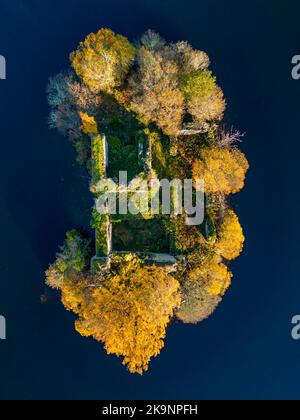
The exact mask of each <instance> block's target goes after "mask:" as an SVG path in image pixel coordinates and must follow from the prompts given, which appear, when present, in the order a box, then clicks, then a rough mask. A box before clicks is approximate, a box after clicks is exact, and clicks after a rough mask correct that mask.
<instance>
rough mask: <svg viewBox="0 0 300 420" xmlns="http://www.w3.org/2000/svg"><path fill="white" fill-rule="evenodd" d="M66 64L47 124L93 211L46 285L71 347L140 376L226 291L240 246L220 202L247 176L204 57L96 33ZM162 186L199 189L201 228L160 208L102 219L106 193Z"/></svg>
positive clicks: (51, 95)
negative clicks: (79, 176)
mask: <svg viewBox="0 0 300 420" xmlns="http://www.w3.org/2000/svg"><path fill="white" fill-rule="evenodd" d="M70 61H71V67H70V68H69V69H68V70H67V71H65V72H62V73H59V74H58V75H56V76H54V77H52V78H50V80H49V85H48V87H47V95H48V101H49V104H50V107H51V113H50V117H49V124H50V127H51V128H56V129H57V130H58V131H59V132H60V133H61V134H62V135H63V136H66V137H67V138H68V139H69V140H70V141H71V142H72V143H73V144H74V147H75V148H76V151H77V160H78V163H79V164H81V165H84V166H85V167H86V170H87V171H88V173H89V177H90V185H89V189H90V191H91V194H93V196H94V199H95V206H94V208H93V209H92V210H91V225H90V229H88V227H86V230H82V229H78V228H76V229H73V230H71V231H70V232H67V234H66V239H65V242H64V244H63V245H62V246H61V247H60V251H59V252H58V253H57V258H56V261H55V262H54V263H53V264H51V265H50V267H49V268H48V270H47V271H46V282H47V284H48V285H49V286H50V287H52V288H54V289H58V290H59V291H60V292H61V299H62V303H63V304H64V306H65V307H66V309H68V310H70V311H73V312H74V313H75V314H76V315H77V320H76V322H75V328H76V330H77V331H78V332H79V333H80V334H81V335H82V336H85V337H93V338H94V339H95V340H98V341H100V342H102V343H103V344H104V347H105V350H106V351H107V353H108V354H115V355H117V356H119V357H122V358H123V364H124V365H125V366H127V368H128V369H129V371H130V372H132V373H139V374H142V373H143V372H145V371H147V370H148V367H149V363H150V361H151V359H152V358H153V357H155V356H157V355H158V354H159V353H160V351H161V349H162V348H163V346H164V339H165V336H166V329H167V326H168V325H169V323H170V322H171V320H172V319H177V320H178V321H180V322H183V323H191V324H196V323H198V322H201V321H203V320H205V319H206V318H208V317H209V316H210V315H211V314H212V313H213V312H214V311H215V309H216V308H217V306H218V305H219V304H220V302H221V300H222V298H223V296H224V295H225V292H226V291H227V290H228V288H229V286H230V284H231V279H232V273H231V271H230V270H229V267H228V265H229V262H230V261H232V260H234V259H235V258H237V257H238V256H239V255H240V253H241V252H242V249H243V244H244V235H243V231H242V227H241V225H240V223H239V220H238V217H237V215H236V214H235V212H234V211H233V209H232V207H231V206H230V202H229V198H230V196H231V195H232V194H235V193H237V192H239V191H240V190H241V189H242V188H243V187H244V182H245V176H246V172H247V170H248V168H249V164H248V162H247V159H246V157H245V155H244V154H243V153H242V152H241V151H240V150H239V148H238V143H239V141H240V139H241V134H240V133H239V132H235V131H233V130H228V129H226V126H225V123H224V112H225V108H226V102H225V98H224V94H223V92H222V90H221V88H220V87H219V86H218V84H217V81H216V78H215V77H214V76H213V74H212V72H211V70H209V65H210V60H209V57H208V55H207V54H206V53H205V52H203V51H199V50H195V49H193V48H192V47H191V46H190V45H189V44H188V43H187V42H185V41H181V42H177V43H170V44H168V43H167V42H165V41H164V40H163V39H162V38H161V37H160V36H159V35H158V34H157V33H155V32H153V31H151V30H149V31H147V32H146V33H145V34H144V35H143V36H142V37H141V38H140V40H138V41H137V42H135V43H131V42H129V40H128V39H127V38H125V37H124V36H122V35H117V34H115V33H114V32H112V31H111V30H109V29H101V30H99V32H98V33H96V34H94V33H92V34H90V35H88V36H87V37H86V39H85V40H84V41H83V42H81V43H80V45H79V46H78V49H77V50H76V51H74V52H73V53H71V54H70ZM122 173H126V177H127V181H128V183H127V184H126V186H124V185H123V184H122V183H121V182H120V176H121V174H122ZM162 179H166V180H175V179H176V180H179V181H182V182H183V183H184V181H185V180H191V183H192V185H193V194H196V193H197V187H196V185H197V183H198V181H201V180H203V182H204V203H203V205H204V214H203V220H202V222H201V224H199V225H193V224H191V223H187V220H188V218H187V214H186V213H185V212H184V211H182V212H181V213H180V214H175V215H174V214H166V213H167V212H165V211H163V209H162V208H161V206H160V207H159V209H158V210H159V211H157V212H155V214H154V213H153V212H151V211H149V207H147V206H146V207H147V208H141V207H139V206H137V211H135V212H132V213H128V212H122V211H115V212H111V211H109V209H108V207H107V203H106V201H105V200H103V195H104V194H107V189H105V188H104V187H103V185H110V184H108V183H109V182H110V183H115V184H118V183H119V186H118V188H117V190H115V194H116V195H117V197H118V198H119V199H120V197H122V194H123V195H126V197H127V198H128V197H129V198H132V196H133V195H134V194H136V193H137V192H138V191H139V190H140V189H141V185H145V183H146V184H153V183H154V182H155V181H159V180H162ZM147 194H148V192H147ZM156 194H157V196H158V195H159V194H160V187H158V189H157V190H156ZM143 198H145V196H143ZM101 200H102V203H104V205H103V206H102V207H104V211H100V210H99V202H101ZM147 200H149V201H151V200H153V193H151V194H150V195H147V198H146V201H147ZM91 229H92V231H93V232H94V233H93V234H92V235H91V234H90V232H91Z"/></svg>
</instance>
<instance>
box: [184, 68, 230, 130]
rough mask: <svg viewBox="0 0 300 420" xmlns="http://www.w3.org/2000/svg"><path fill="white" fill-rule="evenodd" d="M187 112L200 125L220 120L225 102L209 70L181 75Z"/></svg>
mask: <svg viewBox="0 0 300 420" xmlns="http://www.w3.org/2000/svg"><path fill="white" fill-rule="evenodd" d="M181 89H182V91H183V93H184V96H185V99H186V102H187V109H188V112H189V113H190V114H191V115H192V116H193V117H194V119H195V121H196V123H197V124H199V125H200V126H201V125H203V124H205V123H207V122H209V121H220V120H221V119H222V117H223V114H224V111H225V107H226V103H225V100H224V95H223V92H222V90H221V89H220V88H219V87H218V86H217V84H216V79H215V77H214V76H213V75H212V73H211V71H208V70H205V71H202V70H194V71H191V72H190V73H187V74H184V75H183V76H182V77H181Z"/></svg>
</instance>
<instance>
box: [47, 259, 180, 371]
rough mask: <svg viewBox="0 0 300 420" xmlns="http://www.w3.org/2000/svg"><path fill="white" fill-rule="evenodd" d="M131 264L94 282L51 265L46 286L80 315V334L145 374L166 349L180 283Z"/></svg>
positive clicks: (152, 269)
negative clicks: (59, 294)
mask: <svg viewBox="0 0 300 420" xmlns="http://www.w3.org/2000/svg"><path fill="white" fill-rule="evenodd" d="M127 259H128V260H127V261H125V264H120V266H119V267H118V269H117V270H116V269H114V270H112V272H111V273H110V274H108V275H105V274H104V273H101V272H99V273H98V274H97V276H94V277H93V276H91V275H89V274H86V275H85V276H83V275H82V274H81V273H79V272H76V271H73V272H71V273H70V274H69V275H66V274H65V275H63V274H62V275H61V274H60V273H59V270H58V269H57V267H56V266H55V265H53V266H50V268H49V270H48V272H47V273H46V274H47V283H48V284H49V285H50V286H52V287H55V288H59V289H60V290H61V292H62V302H63V304H64V305H65V307H66V308H67V309H69V310H72V311H73V312H75V313H76V314H78V316H79V318H78V320H77V321H76V330H77V331H78V332H79V333H80V334H81V335H83V336H85V337H88V336H91V337H93V338H94V339H96V340H98V341H101V342H103V343H104V347H105V349H106V351H107V353H108V354H116V355H117V356H122V357H124V361H123V364H124V365H127V367H128V369H129V370H130V372H132V373H139V374H142V373H143V371H146V370H148V364H149V362H150V360H151V358H152V357H155V356H157V355H158V354H159V353H160V351H161V349H162V348H163V346H164V338H165V335H166V327H167V325H168V323H169V322H170V320H171V318H172V317H173V313H174V309H175V308H177V307H178V306H179V305H180V292H179V282H178V281H177V280H176V279H174V278H173V277H172V276H171V275H169V274H168V273H167V272H166V270H165V269H163V268H161V267H157V266H150V267H146V266H142V265H141V263H140V262H139V260H137V259H135V258H134V257H132V256H128V257H127Z"/></svg>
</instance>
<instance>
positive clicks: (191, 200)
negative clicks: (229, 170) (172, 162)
mask: <svg viewBox="0 0 300 420" xmlns="http://www.w3.org/2000/svg"><path fill="white" fill-rule="evenodd" d="M127 179H128V177H127V172H126V171H120V172H119V182H118V183H116V182H114V180H112V179H107V178H105V179H103V180H101V181H99V183H98V184H97V186H96V191H95V192H96V193H97V194H98V198H97V200H96V209H97V211H98V212H99V213H100V214H111V215H113V214H119V215H128V214H131V215H135V216H137V215H139V214H142V215H146V214H147V215H151V216H155V215H171V216H178V215H181V214H185V216H186V224H187V225H189V226H196V225H201V224H202V223H203V221H204V208H205V205H204V199H205V197H204V181H203V180H196V181H193V180H192V179H185V180H184V181H181V180H180V179H173V180H171V181H170V180H168V179H162V180H158V179H157V178H156V177H155V178H152V179H150V180H147V179H143V178H135V179H134V180H133V181H131V182H130V183H128V182H127Z"/></svg>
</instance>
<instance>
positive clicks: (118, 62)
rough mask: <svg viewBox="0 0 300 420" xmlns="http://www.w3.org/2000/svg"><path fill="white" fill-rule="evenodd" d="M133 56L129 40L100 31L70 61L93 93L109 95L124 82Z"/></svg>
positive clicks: (133, 51)
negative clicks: (106, 93)
mask: <svg viewBox="0 0 300 420" xmlns="http://www.w3.org/2000/svg"><path fill="white" fill-rule="evenodd" d="M134 55H135V48H134V46H133V45H132V44H131V43H130V42H129V41H128V39H127V38H125V37H124V36H122V35H117V34H115V33H114V32H113V31H111V30H110V29H101V30H100V31H98V32H97V33H96V34H94V33H91V34H90V35H88V36H87V37H86V39H85V41H83V42H81V43H80V44H79V47H78V49H77V50H76V51H74V52H73V53H71V55H70V59H71V63H72V66H73V68H74V70H75V72H76V74H77V76H79V77H80V78H81V79H82V80H83V82H84V83H85V84H86V85H87V86H88V87H89V88H90V89H91V90H92V91H93V92H95V93H99V92H101V91H103V92H109V93H110V92H112V90H113V89H114V88H115V87H117V86H120V85H121V84H122V83H123V81H124V79H125V77H126V75H127V73H128V71H129V68H130V66H131V64H132V63H133V59H134Z"/></svg>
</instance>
